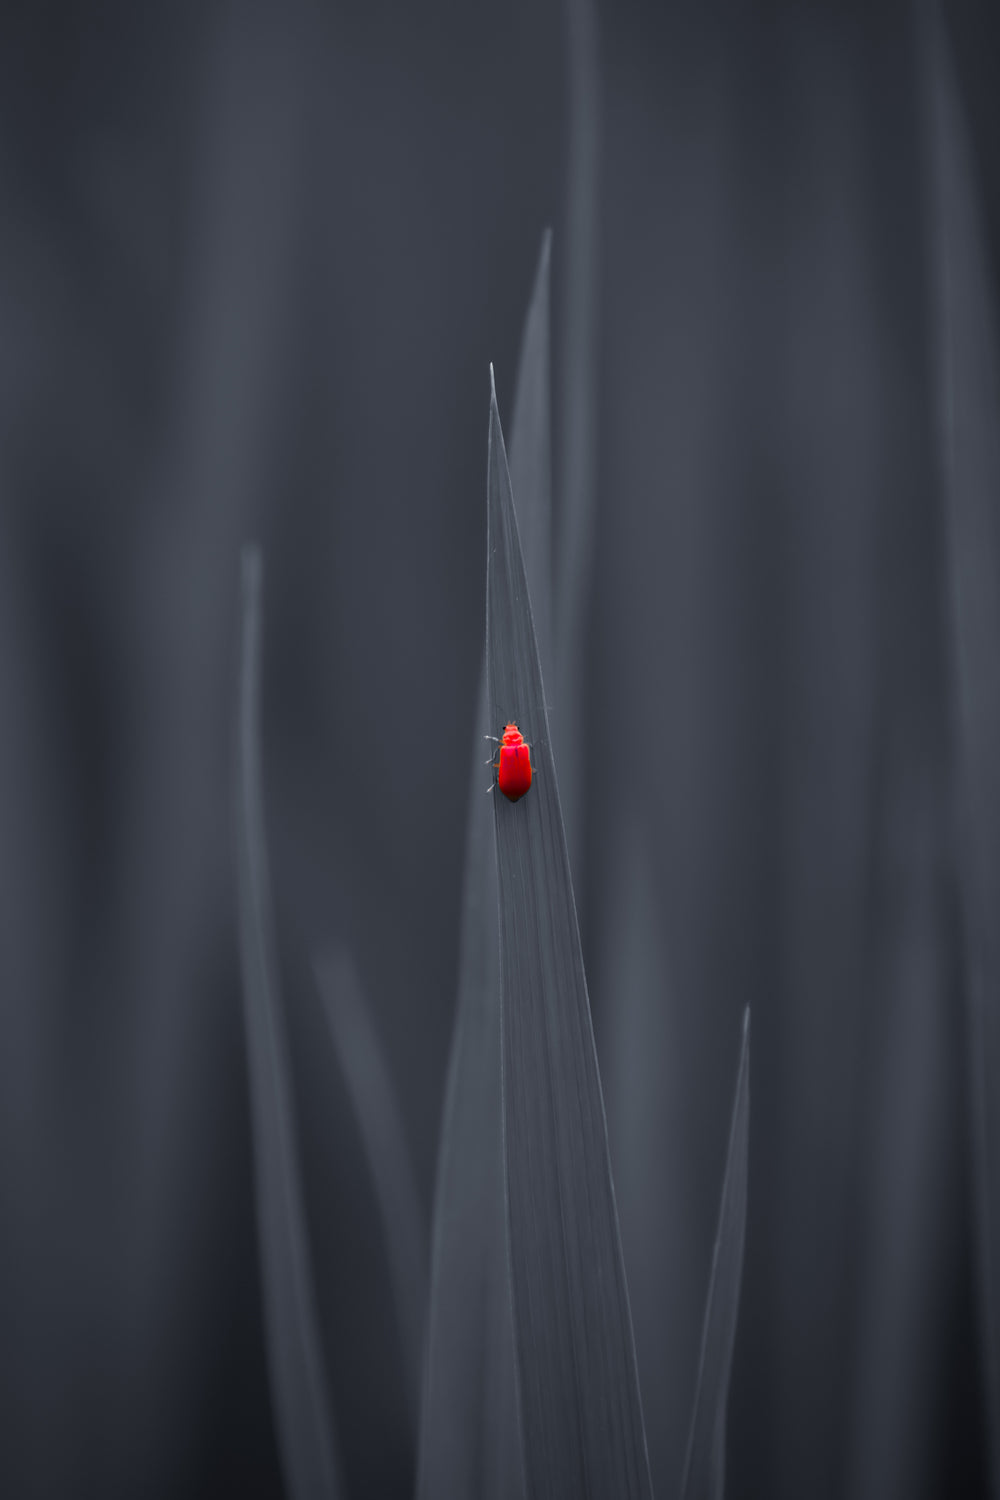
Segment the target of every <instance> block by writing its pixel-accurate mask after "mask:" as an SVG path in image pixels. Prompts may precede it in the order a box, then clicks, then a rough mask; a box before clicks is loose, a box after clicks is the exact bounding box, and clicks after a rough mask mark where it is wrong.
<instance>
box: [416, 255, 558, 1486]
mask: <svg viewBox="0 0 1000 1500" xmlns="http://www.w3.org/2000/svg"><path fill="white" fill-rule="evenodd" d="M550 251H551V236H550V234H549V232H548V231H546V233H545V235H544V237H543V240H542V247H541V252H540V254H539V260H538V269H537V272H536V275H535V284H534V290H533V293H532V298H531V303H530V305H529V308H528V313H527V317H526V319H525V327H524V334H523V337H522V343H521V359H520V364H519V367H518V376H517V388H516V395H515V403H514V405H515V425H514V435H513V439H512V444H511V450H512V455H513V462H514V465H515V468H516V470H517V473H518V474H519V476H520V482H521V485H522V489H521V492H520V508H519V514H520V517H521V520H522V522H523V525H524V531H525V536H526V549H525V556H526V566H527V567H528V568H529V571H530V575H531V579H532V585H533V587H537V588H538V590H539V593H540V597H541V599H542V600H543V601H544V602H543V605H542V608H543V609H544V611H545V615H544V618H545V619H546V620H548V619H549V617H550V614H551V604H550V595H551V568H552V549H551V535H552V477H551V436H550V431H551V429H550V420H551V415H550V394H549V393H550V353H549V351H550V339H549V324H550V311H549V264H550ZM496 732H497V731H496V727H495V725H494V724H493V721H492V720H491V719H490V718H489V717H488V715H487V712H486V664H485V660H484V662H483V666H482V669H481V672H480V684H479V700H478V709H477V714H476V734H475V741H474V748H473V756H472V778H471V783H470V786H469V793H468V798H469V812H468V821H467V825H466V846H465V882H464V888H463V907H462V935H461V949H460V956H459V983H458V1005H457V1010H456V1015H455V1031H454V1035H453V1038H452V1047H451V1057H450V1060H449V1066H448V1084H447V1089H446V1093H445V1105H444V1113H443V1116H442V1123H441V1144H440V1148H439V1152H438V1170H437V1185H436V1190H435V1206H434V1231H433V1254H432V1273H431V1275H432V1282H431V1301H430V1311H429V1327H428V1339H427V1363H426V1374H425V1382H424V1400H423V1410H422V1414H421V1429H420V1457H419V1463H418V1485H417V1494H418V1497H419V1500H468V1497H469V1496H476V1497H481V1500H520V1497H521V1496H523V1494H524V1475H523V1469H522V1462H521V1443H520V1430H519V1426H518V1419H517V1409H516V1404H515V1403H516V1396H515V1377H514V1342H513V1328H512V1324H511V1308H510V1281H509V1276H508V1269H507V1245H506V1217H505V1210H504V1187H503V1146H502V1136H501V1104H500V971H499V946H498V934H497V917H496V913H497V886H496V860H495V858H494V854H493V832H492V826H491V824H492V818H493V811H492V808H491V806H490V800H489V797H488V796H487V795H486V788H487V786H488V785H489V771H488V770H487V769H486V766H485V765H484V761H485V760H486V758H487V757H486V755H485V746H486V741H485V740H484V738H483V736H484V735H486V734H489V733H493V734H495V733H496Z"/></svg>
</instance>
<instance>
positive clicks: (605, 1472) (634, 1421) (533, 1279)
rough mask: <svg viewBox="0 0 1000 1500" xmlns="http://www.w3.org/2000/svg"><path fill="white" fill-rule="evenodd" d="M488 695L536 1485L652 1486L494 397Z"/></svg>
mask: <svg viewBox="0 0 1000 1500" xmlns="http://www.w3.org/2000/svg"><path fill="white" fill-rule="evenodd" d="M487 497H488V498H487V515H488V521H487V527H488V530H487V535H488V546H487V582H486V660H487V675H488V694H487V699H488V703H489V707H490V714H491V717H492V720H493V722H494V723H495V724H497V725H501V724H503V723H504V721H505V720H514V721H516V722H517V723H518V725H519V726H520V728H521V730H522V732H523V733H524V735H525V738H526V739H527V740H528V741H529V743H530V745H531V747H532V759H533V762H534V765H535V768H536V772H537V774H536V776H535V779H534V783H533V785H532V787H531V789H530V791H529V792H528V794H527V796H525V797H524V798H523V799H522V800H521V801H519V802H516V803H511V802H508V801H507V800H506V799H505V798H504V797H503V796H502V795H501V794H500V793H499V792H497V793H495V794H494V796H493V817H494V831H495V837H496V857H497V887H498V902H499V913H500V995H501V1056H502V1068H503V1071H502V1096H503V1121H504V1167H505V1180H506V1186H507V1228H508V1249H509V1256H510V1268H511V1279H512V1292H513V1308H514V1345H515V1352H516V1358H517V1372H518V1387H519V1402H520V1411H521V1422H522V1431H523V1436H524V1453H525V1476H526V1483H527V1492H528V1494H529V1495H530V1496H532V1497H537V1500H542V1497H544V1500H559V1497H563V1496H565V1497H567V1500H569V1497H572V1500H579V1497H581V1496H587V1495H593V1496H605V1495H606V1496H614V1497H616V1500H630V1497H634V1496H636V1497H637V1496H642V1497H649V1496H650V1495H651V1493H652V1491H651V1485H650V1479H649V1464H648V1459H647V1456H646V1439H645V1431H644V1427H643V1420H642V1407H641V1401H640V1397H639V1383H638V1377H637V1373H636V1364H635V1349H634V1341H633V1337H632V1321H631V1315H630V1312H629V1303H628V1290H627V1287H626V1282H625V1270H624V1266H623V1263H622V1254H621V1244H620V1239H619V1234H618V1217H617V1211H616V1208H615V1199H614V1189H613V1186H612V1181H611V1166H610V1160H609V1156H608V1143H607V1127H606V1123H605V1117H604V1101H603V1098H602V1095H601V1083H600V1075H599V1072H598V1066H597V1054H596V1051H595V1049H594V1037H593V1027H592V1023H591V1016H590V1002H589V999H588V996H587V985H586V979H585V976H584V970H583V955H582V952H581V949H580V937H579V932H578V929H577V919H576V906H575V902H574V897H573V887H572V881H571V878H570V870H569V859H568V856H567V851H566V839H565V834H564V831H563V822H562V812H561V809H560V805H559V792H558V787H557V785H556V775H555V763H554V760H553V756H552V750H551V745H550V740H549V731H548V718H547V713H546V707H545V694H544V689H543V686H542V673H541V668H540V665H539V660H538V650H537V646H536V642H535V632H534V625H533V622H532V615H531V605H530V602H529V599H528V590H527V582H526V579H525V570H524V562H523V559H522V556H521V545H520V540H519V537H518V530H517V521H516V519H515V516H514V506H513V499H512V495H511V486H510V475H509V472H508V468H507V455H506V452H505V450H504V444H503V435H502V433H501V430H500V417H499V413H498V411H497V404H496V393H495V391H494V392H493V393H492V399H491V404H490V437H489V461H488V483H487Z"/></svg>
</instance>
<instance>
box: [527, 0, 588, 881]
mask: <svg viewBox="0 0 1000 1500" xmlns="http://www.w3.org/2000/svg"><path fill="white" fill-rule="evenodd" d="M564 17H565V25H566V56H567V62H568V70H567V71H568V77H567V83H568V95H569V100H568V102H569V122H568V124H569V143H568V144H569V159H568V162H567V201H566V234H565V241H564V244H563V252H564V270H565V300H564V303H563V308H564V316H563V320H562V340H561V346H560V354H561V368H560V372H559V373H560V386H561V390H562V403H561V418H562V421H561V427H560V464H559V510H558V517H557V520H558V524H557V528H556V534H557V541H558V556H559V564H560V566H559V569H558V576H557V578H556V604H557V610H558V616H557V620H556V627H555V630H556V650H557V652H558V657H557V660H558V664H559V675H558V680H557V682H556V683H555V692H556V704H557V707H558V712H557V714H555V715H554V716H553V717H554V719H555V723H556V744H557V745H558V746H559V747H560V748H562V747H566V748H567V749H568V748H569V747H570V746H574V745H578V744H579V742H580V735H581V730H582V714H583V707H582V700H583V672H584V651H583V646H584V637H585V634H586V626H587V620H586V611H587V604H588V601H589V599H590V591H591V575H592V571H593V550H594V531H595V513H596V475H597V437H596V434H597V333H598V323H597V315H598V289H599V285H600V239H601V222H600V212H599V206H600V162H601V134H602V128H603V125H602V118H603V99H602V90H601V76H600V63H599V59H600V25H599V19H598V7H597V4H596V0H564ZM514 493H515V495H516V494H517V493H518V491H517V489H516V488H515V490H514ZM542 662H543V665H545V658H544V656H543V658H542ZM549 686H550V690H551V689H552V687H553V684H551V683H550V685H549ZM561 763H562V767H563V786H562V801H563V808H564V813H565V821H566V831H567V835H568V839H569V849H570V854H571V856H572V859H573V868H574V869H575V870H576V872H577V879H578V880H579V878H580V866H579V860H580V855H581V845H582V839H581V836H580V830H579V828H578V823H579V820H580V817H581V797H582V781H583V777H582V774H581V772H582V767H581V766H580V765H579V764H578V757H577V756H573V755H566V754H564V755H563V759H562V762H561Z"/></svg>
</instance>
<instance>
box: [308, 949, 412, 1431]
mask: <svg viewBox="0 0 1000 1500" xmlns="http://www.w3.org/2000/svg"><path fill="white" fill-rule="evenodd" d="M315 970H316V982H317V984H318V986H319V991H320V994H321V995H322V997H323V1008H324V1010H325V1012H326V1018H327V1021H328V1023H329V1027H330V1035H331V1037H332V1039H333V1045H334V1050H335V1051H336V1053H337V1059H338V1062H339V1064H340V1070H341V1073H342V1075H343V1078H344V1082H345V1084H346V1085H347V1091H348V1094H349V1095H350V1099H351V1104H352V1107H353V1109H354V1116H355V1119H356V1120H357V1122H358V1128H359V1130H360V1133H361V1139H362V1142H363V1144H364V1148H365V1154H366V1156H367V1158H368V1167H369V1171H370V1172H371V1177H372V1183H373V1185H374V1188H375V1198H376V1201H377V1203H378V1209H379V1215H380V1217H381V1220H382V1227H383V1230H384V1231H385V1242H386V1254H387V1257H388V1261H389V1274H390V1277H391V1282H392V1292H393V1299H394V1301H395V1304H396V1320H397V1323H398V1325H399V1338H400V1345H401V1348H402V1354H403V1364H404V1372H403V1373H404V1381H405V1387H406V1392H407V1399H408V1402H409V1406H410V1413H411V1416H412V1419H413V1428H414V1431H416V1425H417V1414H418V1411H419V1408H420V1376H421V1365H422V1359H423V1339H424V1314H425V1309H426V1306H427V1234H426V1226H425V1224H424V1215H423V1211H422V1209H421V1207H420V1193H419V1190H418V1188H417V1182H416V1176H415V1173H414V1170H413V1162H412V1160H411V1157H410V1152H409V1147H408V1146H407V1141H406V1127H405V1126H404V1124H403V1120H402V1117H401V1115H400V1112H399V1105H398V1103H397V1100H396V1093H395V1090H394V1088H393V1084H392V1080H391V1078H390V1077H389V1072H388V1068H387V1066H386V1062H385V1058H384V1056H383V1052H382V1047H381V1044H380V1043H379V1039H378V1034H377V1032H376V1030H375V1027H374V1025H373V1023H372V1019H371V1017H370V1015H369V1013H368V1011H367V1008H366V1006H365V1002H364V997H363V995H362V993H361V985H360V981H359V979H358V976H357V973H356V971H355V968H354V965H353V963H352V962H351V959H350V957H349V956H348V954H347V953H346V952H338V953H334V954H329V955H327V956H326V957H324V958H322V959H320V960H318V961H317V963H316V965H315Z"/></svg>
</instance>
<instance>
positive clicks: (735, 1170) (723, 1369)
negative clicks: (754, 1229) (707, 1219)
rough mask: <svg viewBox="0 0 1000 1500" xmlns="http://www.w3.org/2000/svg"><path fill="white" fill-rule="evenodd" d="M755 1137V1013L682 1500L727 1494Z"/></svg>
mask: <svg viewBox="0 0 1000 1500" xmlns="http://www.w3.org/2000/svg"><path fill="white" fill-rule="evenodd" d="M749 1135H750V1010H749V1007H748V1008H747V1009H746V1010H745V1011H744V1013H743V1043H742V1046H741V1048H740V1066H739V1072H738V1073H737V1075H736V1097H735V1099H734V1101H733V1118H732V1124H731V1125H730V1128H729V1150H728V1152H727V1153H726V1173H725V1177H724V1178H723V1182H722V1203H721V1206H720V1208H719V1227H718V1230H717V1232H716V1236H715V1249H714V1251H713V1252H712V1276H711V1280H710V1281H709V1285H708V1300H707V1302H706V1304H705V1320H704V1323H703V1324H702V1331H701V1357H700V1359H699V1361H698V1382H697V1385H696V1387H695V1398H694V1411H693V1413H692V1416H691V1429H690V1433H689V1435H688V1449H687V1459H686V1461H685V1464H684V1482H683V1484H682V1486H681V1495H682V1497H683V1500H722V1497H723V1495H724V1494H725V1488H726V1410H727V1407H728V1403H729V1375H730V1371H731V1370H732V1365H733V1346H734V1344H735V1342H736V1320H737V1317H738V1315H739V1309H740V1286H741V1283H742V1280H743V1242H744V1239H745V1237H746V1222H747V1165H748V1163H747V1147H748V1141H749Z"/></svg>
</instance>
